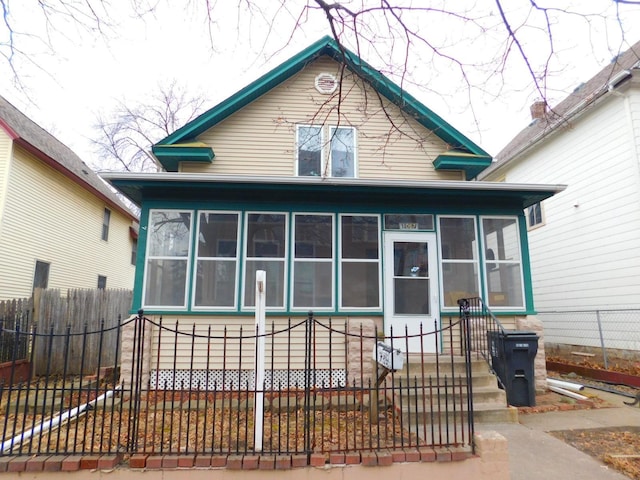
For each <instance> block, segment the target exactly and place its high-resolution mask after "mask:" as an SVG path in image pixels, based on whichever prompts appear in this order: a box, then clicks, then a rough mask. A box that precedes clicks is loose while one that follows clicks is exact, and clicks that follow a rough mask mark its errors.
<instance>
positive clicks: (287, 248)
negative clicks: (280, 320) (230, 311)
mask: <svg viewBox="0 0 640 480" xmlns="http://www.w3.org/2000/svg"><path fill="white" fill-rule="evenodd" d="M249 215H283V216H284V237H283V238H284V242H285V245H284V252H285V253H284V257H282V258H280V257H249V256H248V255H247V249H248V246H249V235H248V234H249ZM289 236H290V234H289V213H288V212H283V211H259V210H250V211H249V210H247V211H245V212H244V217H243V228H242V242H241V244H242V255H241V261H242V286H241V288H240V295H241V297H240V304H241V305H242V307H241V310H242V311H246V312H254V311H255V310H256V307H255V305H246V304H245V298H246V289H247V281H246V279H247V265H248V262H249V260H256V259H260V260H264V261H282V264H283V282H285V284H284V285H283V286H282V287H283V288H282V297H283V298H282V306H281V307H278V306H276V307H274V306H269V305H267V306H266V307H265V309H266V310H267V311H269V312H284V311H286V310H287V305H288V295H287V294H288V289H287V288H286V287H287V285H286V282H288V279H289V268H288V267H289V262H288V259H289V255H290V253H289V252H290V249H291V247H290V241H289ZM250 288H255V285H251V287H250ZM268 289H269V285H268V284H267V290H268Z"/></svg>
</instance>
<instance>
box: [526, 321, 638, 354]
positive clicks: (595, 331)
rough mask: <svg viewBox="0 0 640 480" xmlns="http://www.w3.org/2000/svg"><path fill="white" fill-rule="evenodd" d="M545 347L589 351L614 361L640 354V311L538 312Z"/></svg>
mask: <svg viewBox="0 0 640 480" xmlns="http://www.w3.org/2000/svg"><path fill="white" fill-rule="evenodd" d="M537 316H538V318H539V319H540V320H541V321H542V322H543V324H544V337H545V344H547V345H549V344H560V345H575V346H580V347H587V348H588V349H589V350H594V351H597V352H598V353H601V354H602V357H603V359H604V362H605V367H606V366H607V359H608V358H610V357H627V356H629V355H630V354H634V353H635V354H636V355H637V354H640V309H616V310H575V311H563V312H555V311H547V312H538V314H537Z"/></svg>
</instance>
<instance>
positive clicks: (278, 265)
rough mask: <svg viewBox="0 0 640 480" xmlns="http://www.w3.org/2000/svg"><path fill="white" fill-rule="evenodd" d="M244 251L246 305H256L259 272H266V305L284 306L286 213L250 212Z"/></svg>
mask: <svg viewBox="0 0 640 480" xmlns="http://www.w3.org/2000/svg"><path fill="white" fill-rule="evenodd" d="M246 223H247V227H246V250H245V257H246V262H245V282H244V306H245V307H253V306H255V295H256V292H255V284H256V271H258V270H264V271H265V272H266V274H267V278H266V281H267V298H266V306H267V307H276V308H284V306H285V303H284V301H285V298H284V292H285V278H286V277H285V273H286V261H285V260H286V253H287V215H286V214H284V213H248V214H247V222H246Z"/></svg>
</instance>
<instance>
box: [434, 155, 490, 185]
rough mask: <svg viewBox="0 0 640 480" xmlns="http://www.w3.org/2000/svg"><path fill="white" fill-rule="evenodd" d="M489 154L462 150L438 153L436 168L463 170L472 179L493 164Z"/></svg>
mask: <svg viewBox="0 0 640 480" xmlns="http://www.w3.org/2000/svg"><path fill="white" fill-rule="evenodd" d="M491 162H492V159H491V157H490V156H488V155H471V154H468V153H462V152H446V153H442V154H440V155H438V156H437V157H436V159H435V160H434V161H433V166H434V168H435V169H436V170H463V171H464V173H465V178H466V179H467V180H471V179H472V178H475V177H477V176H478V174H479V173H480V172H482V171H483V170H484V169H485V168H487V167H489V165H491Z"/></svg>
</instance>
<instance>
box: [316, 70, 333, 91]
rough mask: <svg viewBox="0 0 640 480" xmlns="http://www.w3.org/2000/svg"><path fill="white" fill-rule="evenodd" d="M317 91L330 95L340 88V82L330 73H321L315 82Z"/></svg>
mask: <svg viewBox="0 0 640 480" xmlns="http://www.w3.org/2000/svg"><path fill="white" fill-rule="evenodd" d="M315 87H316V90H317V91H318V92H320V93H322V94H324V95H330V94H332V93H333V92H335V91H336V89H337V88H338V80H337V79H336V77H335V76H334V75H332V74H330V73H320V74H318V76H317V77H316V80H315Z"/></svg>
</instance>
